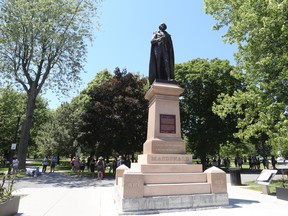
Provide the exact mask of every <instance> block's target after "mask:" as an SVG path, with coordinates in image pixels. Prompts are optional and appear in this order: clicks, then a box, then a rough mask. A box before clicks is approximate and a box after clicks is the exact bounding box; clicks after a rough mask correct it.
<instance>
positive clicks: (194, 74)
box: [175, 59, 241, 165]
mask: <svg viewBox="0 0 288 216" xmlns="http://www.w3.org/2000/svg"><path fill="white" fill-rule="evenodd" d="M232 70H233V67H232V66H231V65H230V64H229V61H228V60H219V59H213V60H211V61H208V60H207V59H194V60H191V61H188V62H185V63H182V64H178V65H176V67H175V77H176V80H177V82H178V83H179V85H180V86H181V87H182V88H184V92H183V94H182V96H181V97H180V107H181V124H182V131H183V135H184V136H185V139H186V140H187V142H188V145H189V147H190V149H193V150H195V152H196V155H197V156H198V157H200V158H201V162H202V164H203V165H204V164H205V161H206V156H207V155H217V154H219V146H220V144H225V143H226V142H227V141H230V142H236V141H235V140H234V138H233V133H234V132H235V116H233V115H227V116H226V118H223V119H221V118H220V117H219V116H217V115H216V114H214V113H213V110H212V107H213V103H214V102H216V99H217V97H218V96H219V95H220V94H223V93H224V94H226V93H227V94H232V93H233V92H234V90H235V89H237V88H240V87H241V85H240V82H239V81H237V80H236V79H235V78H233V77H232V76H231V75H230V73H231V72H232Z"/></svg>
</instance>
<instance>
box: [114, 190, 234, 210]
mask: <svg viewBox="0 0 288 216" xmlns="http://www.w3.org/2000/svg"><path fill="white" fill-rule="evenodd" d="M117 189H119V187H116V190H117ZM115 194H116V197H115V201H116V203H117V204H118V209H119V214H121V213H122V214H124V215H127V214H145V215H146V214H151V213H159V211H169V210H170V211H171V210H173V211H175V210H178V211H179V210H185V209H187V210H188V209H189V210H190V209H202V208H210V207H211V208H213V207H220V206H221V207H224V206H227V207H228V205H229V199H228V194H227V193H223V194H196V195H194V194H193V195H179V196H151V197H143V198H131V199H124V198H121V195H120V194H121V192H120V191H116V193H115Z"/></svg>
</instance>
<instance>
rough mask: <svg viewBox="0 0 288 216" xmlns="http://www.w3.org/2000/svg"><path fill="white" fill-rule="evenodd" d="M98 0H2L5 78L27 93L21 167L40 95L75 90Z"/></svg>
mask: <svg viewBox="0 0 288 216" xmlns="http://www.w3.org/2000/svg"><path fill="white" fill-rule="evenodd" d="M94 2H98V1H96V0H85V1H83V0H68V1H67V0H65V1H64V0H57V1H55V0H45V1H44V0H31V1H27V0H9V1H8V0H0V6H1V11H0V58H1V62H0V77H1V80H2V81H4V82H8V83H13V84H14V83H16V84H17V86H18V87H19V88H20V89H21V90H24V91H25V92H26V93H27V110H26V117H25V120H24V123H23V126H22V130H21V139H20V145H19V148H20V151H18V158H19V162H20V163H19V167H20V168H24V167H25V160H26V154H27V149H28V142H29V134H30V129H31V127H32V120H33V115H34V110H35V102H36V98H37V96H38V94H39V93H40V92H41V91H42V92H43V91H45V90H47V89H49V88H51V89H52V90H53V91H58V90H59V91H61V92H62V93H63V94H65V93H67V92H69V91H70V90H71V89H73V88H75V84H76V83H77V82H78V81H79V80H80V78H79V73H80V72H81V71H83V62H84V61H85V56H86V53H87V45H86V41H87V40H92V39H93V31H92V26H93V22H92V21H93V19H94V18H95V17H96V16H97V13H98V11H97V10H96V7H95V4H94Z"/></svg>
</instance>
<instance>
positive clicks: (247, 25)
mask: <svg viewBox="0 0 288 216" xmlns="http://www.w3.org/2000/svg"><path fill="white" fill-rule="evenodd" d="M205 7H206V12H207V13H209V14H211V15H213V17H214V18H215V19H216V20H217V22H218V23H216V25H215V29H220V28H222V27H224V26H227V27H228V30H227V33H226V34H225V35H224V38H225V40H226V41H227V42H229V43H236V44H237V45H238V53H237V54H236V55H235V56H236V60H237V66H238V67H239V69H240V70H239V71H240V72H239V73H238V74H235V76H236V77H237V78H241V79H243V80H244V83H245V89H243V90H242V91H236V92H235V93H234V94H233V95H226V96H223V98H222V101H221V105H220V107H218V108H217V109H218V110H217V113H218V114H219V115H222V116H225V115H227V114H228V113H235V114H241V116H242V117H241V118H239V119H238V124H237V126H238V128H239V133H237V135H238V137H239V138H241V139H242V140H244V141H246V142H249V141H253V142H254V143H255V144H256V145H257V146H258V147H259V145H260V146H261V145H265V146H264V147H261V149H268V150H264V154H268V153H269V146H273V147H274V152H275V151H276V150H277V149H280V148H282V149H283V146H286V148H287V147H288V143H287V138H286V137H287V133H286V132H287V131H288V128H287V121H288V119H287V117H288V116H287V114H288V113H287V108H288V107H287V105H288V97H287V96H288V95H287V94H288V92H287V89H288V73H287V72H288V61H287V58H288V49H287V48H288V42H287V41H288V34H287V29H288V22H287V21H288V16H287V11H288V2H287V1H282V0H280V1H279V0H263V1H258V0H250V1H245V0H241V1H233V0H205ZM257 143H258V144H257ZM267 147H268V148H267ZM264 156H265V155H264Z"/></svg>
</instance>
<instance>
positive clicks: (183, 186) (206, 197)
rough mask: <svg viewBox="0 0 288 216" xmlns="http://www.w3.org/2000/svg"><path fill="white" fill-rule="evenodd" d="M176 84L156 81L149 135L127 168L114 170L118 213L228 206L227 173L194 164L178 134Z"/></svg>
mask: <svg viewBox="0 0 288 216" xmlns="http://www.w3.org/2000/svg"><path fill="white" fill-rule="evenodd" d="M182 93H183V89H182V88H180V87H179V86H178V85H177V84H174V83H169V82H166V83H162V82H154V83H153V84H152V85H151V87H150V89H149V90H148V92H147V93H146V95H145V98H146V99H147V100H149V114H148V128H147V140H146V142H145V143H144V144H143V154H142V155H139V156H138V163H132V164H131V169H127V167H125V166H124V165H122V166H121V167H119V168H117V170H116V185H115V189H116V196H117V200H116V201H117V202H118V204H119V209H120V211H121V212H126V213H128V212H135V211H137V212H139V211H140V212H146V211H147V212H149V211H150V212H151V211H155V210H157V211H158V210H169V209H183V208H203V207H210V206H223V205H228V194H227V185H226V173H225V172H224V171H222V170H220V169H218V168H216V167H213V168H210V169H208V170H206V171H205V172H203V170H202V164H192V155H191V154H186V147H185V143H184V141H183V140H182V137H181V124H180V109H179V96H180V95H181V94H182Z"/></svg>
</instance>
